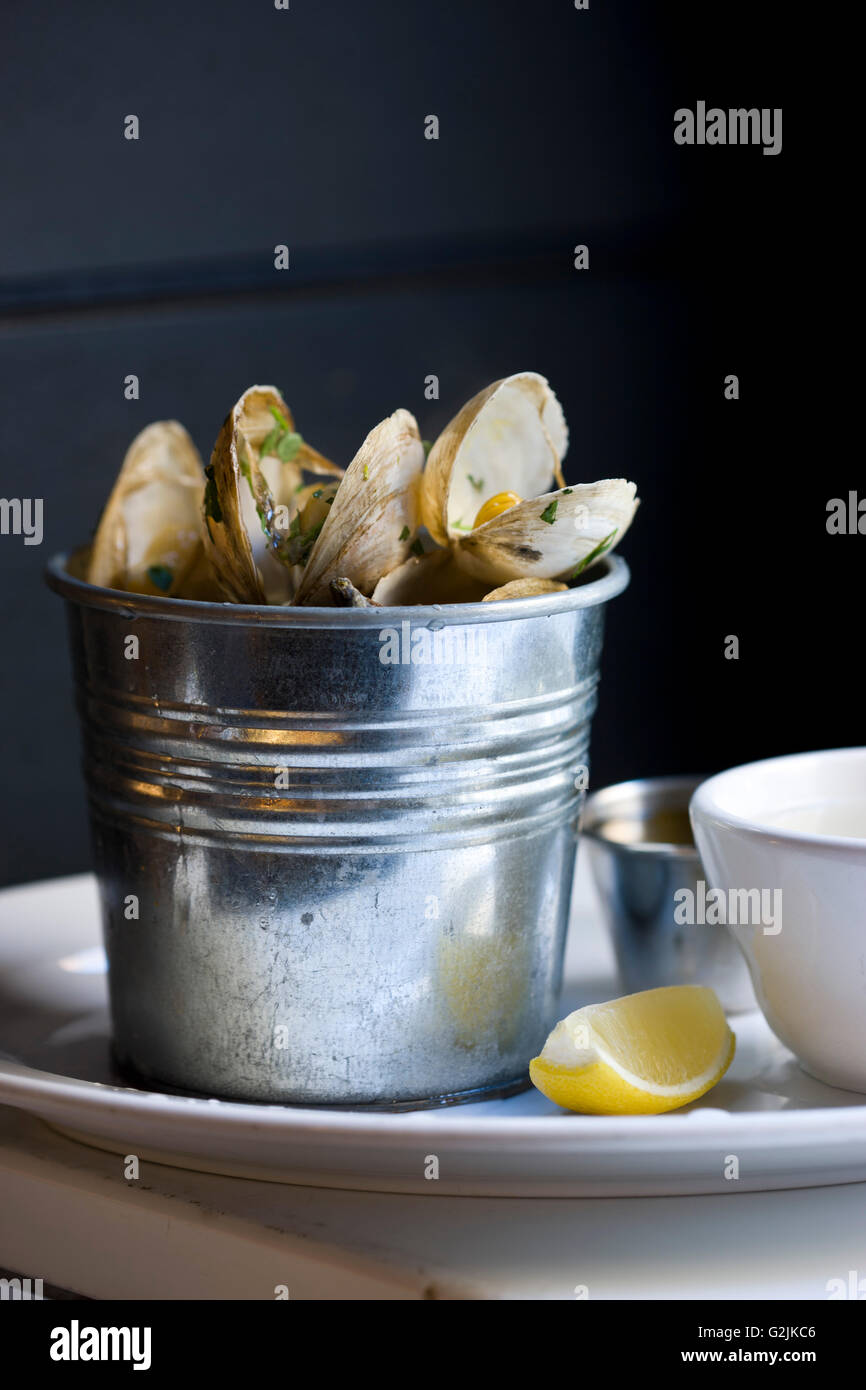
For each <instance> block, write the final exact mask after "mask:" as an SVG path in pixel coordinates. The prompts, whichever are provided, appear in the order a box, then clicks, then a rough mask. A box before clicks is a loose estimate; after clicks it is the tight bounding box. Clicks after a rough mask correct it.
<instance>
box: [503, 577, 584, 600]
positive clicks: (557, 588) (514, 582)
mask: <svg viewBox="0 0 866 1390" xmlns="http://www.w3.org/2000/svg"><path fill="white" fill-rule="evenodd" d="M567 588H568V585H567V584H558V583H557V582H556V581H555V580H553V579H511V580H509V582H508V583H507V584H502V585H501V586H500V587H499V588H498V589H491V590H490V593H489V594H485V595H484V600H483V601H484V603H495V602H498V600H499V599H501V598H534V597H535V596H536V595H538V594H559V593H562V591H563V589H567Z"/></svg>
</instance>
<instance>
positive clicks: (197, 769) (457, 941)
mask: <svg viewBox="0 0 866 1390" xmlns="http://www.w3.org/2000/svg"><path fill="white" fill-rule="evenodd" d="M74 568H75V566H74V562H70V566H69V568H68V567H67V563H66V559H65V557H59V558H57V559H55V560H54V561H52V562H51V564H50V565H49V568H48V575H47V577H48V582H49V584H50V585H51V587H52V588H53V589H54V590H55V591H56V592H57V593H59V594H61V595H62V596H63V598H64V599H66V602H67V612H68V617H69V625H70V633H71V643H72V653H73V659H74V666H75V678H76V684H77V692H78V706H79V712H80V717H81V724H82V730H83V748H84V770H85V775H86V780H87V788H88V793H89V800H90V815H91V824H92V829H93V840H94V853H95V867H96V872H97V875H98V879H99V886H100V893H101V899H102V908H103V923H104V934H105V943H106V951H107V955H108V961H109V981H110V994H111V1008H112V1019H113V1028H114V1045H115V1050H116V1055H117V1058H118V1060H119V1062H120V1063H121V1065H124V1066H126V1067H130V1068H132V1069H134V1071H135V1072H137V1073H138V1074H139V1075H141V1076H143V1077H145V1078H150V1079H155V1080H158V1081H160V1082H163V1083H168V1084H169V1085H172V1086H175V1087H180V1088H184V1089H188V1090H194V1091H197V1092H206V1093H208V1094H211V1095H216V1096H223V1097H236V1098H240V1099H245V1100H260V1101H281V1102H292V1103H299V1104H308V1105H314V1104H322V1105H365V1104H366V1105H377V1106H380V1107H401V1106H402V1107H406V1108H409V1107H411V1106H423V1105H430V1104H437V1103H445V1102H450V1101H455V1100H465V1099H474V1098H476V1097H480V1096H482V1095H485V1094H503V1093H506V1092H508V1091H510V1090H515V1089H519V1088H521V1087H523V1086H524V1085H525V1084H526V1083H527V1064H528V1060H529V1058H530V1057H532V1056H533V1055H534V1054H535V1053H537V1052H538V1050H539V1048H540V1047H541V1045H542V1044H543V1042H544V1039H545V1036H546V1034H547V1032H548V1030H549V1028H550V1027H551V1025H552V1023H553V1021H554V1019H555V1015H556V1007H557V998H558V994H559V988H560V978H561V970H562V955H563V946H564V940H565V931H566V925H567V920H568V909H569V899H570V893H571V885H572V878H573V872H574V857H575V848H576V829H577V819H578V814H579V811H580V803H581V800H582V792H581V790H580V788H581V787H582V786H583V785H584V779H583V778H582V777H578V778H577V785H576V784H575V777H576V773H577V772H578V769H579V768H580V766H581V765H583V764H585V763H586V762H587V759H588V747H589V731H590V720H591V717H592V714H593V711H594V709H595V704H596V685H597V681H598V665H599V657H600V653H601V646H602V629H603V621H604V605H605V604H606V603H607V601H608V599H610V598H613V597H614V596H615V595H616V594H619V593H621V592H622V590H623V589H624V588H625V586H626V584H627V583H628V569H627V568H626V565H625V563H624V561H623V560H621V559H619V558H618V557H611V558H609V559H606V560H604V561H603V562H601V563H600V564H599V565H598V567H597V569H596V570H595V571H594V572H593V573H594V574H597V576H598V577H597V578H591V579H589V580H587V581H586V582H584V583H583V584H582V585H580V586H579V587H577V588H574V589H571V590H569V591H567V592H564V593H560V594H552V595H549V596H545V597H543V598H532V599H519V600H510V601H502V602H493V603H484V604H481V603H478V604H462V605H458V606H450V607H449V606H444V607H443V606H435V607H419V608H389V609H382V608H378V609H377V608H368V609H336V608H334V609H330V608H328V609H324V608H278V607H270V608H256V607H248V606H241V605H236V604H212V603H194V602H188V601H183V600H177V599H168V598H161V597H155V598H151V597H141V596H138V595H131V594H120V593H117V592H113V591H109V590H106V589H98V588H95V587H94V586H93V585H90V584H87V583H84V582H83V581H81V580H80V579H77V578H76V577H74V574H73V573H71V572H70V571H71V570H74Z"/></svg>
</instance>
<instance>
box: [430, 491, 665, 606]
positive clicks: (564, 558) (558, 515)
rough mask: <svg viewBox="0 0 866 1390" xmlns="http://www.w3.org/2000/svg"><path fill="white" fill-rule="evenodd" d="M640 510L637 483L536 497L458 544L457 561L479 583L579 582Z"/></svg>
mask: <svg viewBox="0 0 866 1390" xmlns="http://www.w3.org/2000/svg"><path fill="white" fill-rule="evenodd" d="M637 507H638V500H637V498H636V497H635V485H634V483H629V482H626V480H625V479H624V478H604V479H602V480H601V481H600V482H597V483H579V484H577V485H576V486H574V487H570V488H561V489H559V490H558V491H557V492H548V493H545V494H544V495H543V496H542V497H533V498H531V499H529V500H528V501H525V502H520V503H519V504H518V505H517V506H514V507H510V508H509V509H508V511H504V512H501V513H500V514H499V516H496V517H494V518H493V519H492V521H487V522H485V523H484V525H483V526H478V527H477V528H476V529H475V530H474V531H471V532H470V533H469V534H468V535H466V536H461V538H460V540H459V541H458V542H457V560H458V563H459V564H460V565H461V566H463V567H464V568H465V569H466V570H468V572H469V573H470V574H472V575H475V576H476V578H479V579H484V580H489V581H490V582H491V583H494V584H500V585H502V584H507V583H508V581H509V580H512V579H556V580H561V581H566V580H569V579H575V578H577V576H578V575H579V574H581V573H582V572H583V571H584V570H585V569H588V568H589V567H590V566H591V565H593V564H595V563H596V561H597V560H600V559H601V557H602V556H603V555H606V554H608V553H609V551H611V550H612V549H613V547H614V546H615V545H616V544H618V542H619V541H620V540H621V539H622V537H623V536H624V534H625V532H626V531H627V530H628V528H629V526H630V525H631V522H632V518H633V517H634V514H635V512H636V510H637Z"/></svg>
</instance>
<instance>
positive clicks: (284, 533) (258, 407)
mask: <svg viewBox="0 0 866 1390" xmlns="http://www.w3.org/2000/svg"><path fill="white" fill-rule="evenodd" d="M280 421H284V422H285V429H284V430H283V429H282V427H281V424H280ZM281 433H282V434H283V435H285V434H287V433H291V434H293V433H294V421H293V419H292V413H291V411H290V410H289V407H288V406H287V405H286V402H285V401H284V400H283V398H282V396H281V395H280V393H279V391H277V389H276V387H273V386H251V387H250V388H249V390H247V391H245V392H244V394H243V395H242V396H241V398H240V400H239V401H237V403H236V404H235V406H234V407H233V409H232V411H231V413H230V414H229V415H228V417H227V418H226V420H225V423H224V424H223V427H222V429H221V430H220V433H219V436H218V438H217V441H216V444H215V445H214V451H213V455H212V457H211V462H210V467H209V468H208V470H207V475H208V485H207V489H206V492H205V508H204V523H205V536H206V539H205V546H206V549H207V551H208V554H209V557H210V560H211V564H212V566H213V569H214V571H215V573H216V575H217V579H218V581H219V584H220V587H221V589H222V592H223V594H224V596H225V597H226V598H229V599H231V600H232V601H233V602H235V603H285V602H287V601H289V600H290V599H291V598H292V597H293V595H294V590H295V587H296V582H297V573H296V572H293V570H294V566H295V564H296V561H297V555H298V551H299V547H298V546H297V545H296V544H295V543H294V542H295V541H296V537H293V536H290V526H291V522H292V520H293V517H294V515H296V514H297V508H296V505H295V498H296V496H297V494H298V490H299V489H301V488H302V487H303V486H304V478H303V469H304V468H306V469H308V470H309V471H310V472H317V473H320V474H327V475H336V476H341V474H342V470H341V469H340V468H338V466H337V465H336V464H334V463H331V461H330V460H329V459H326V458H325V457H324V456H323V455H322V454H319V453H318V452H317V451H316V450H315V449H312V448H311V447H310V446H309V445H308V444H306V443H305V442H304V441H303V440H301V439H300V436H296V437H295V439H294V443H293V453H292V456H291V457H280V456H279V455H278V453H277V452H275V449H276V444H275V437H276V436H278V435H280V434H281Z"/></svg>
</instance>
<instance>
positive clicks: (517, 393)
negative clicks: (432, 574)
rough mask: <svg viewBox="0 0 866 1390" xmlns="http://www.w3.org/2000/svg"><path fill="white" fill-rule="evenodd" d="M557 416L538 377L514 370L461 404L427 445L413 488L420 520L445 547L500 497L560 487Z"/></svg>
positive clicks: (563, 438) (562, 433)
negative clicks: (418, 490) (418, 491)
mask: <svg viewBox="0 0 866 1390" xmlns="http://www.w3.org/2000/svg"><path fill="white" fill-rule="evenodd" d="M567 448H568V427H567V425H566V423H565V416H564V415H563V413H562V407H561V405H560V404H559V401H558V400H557V398H556V396H555V395H554V393H553V391H552V390H551V389H550V386H549V385H548V383H547V380H546V378H545V377H543V376H540V375H539V374H538V373H537V372H517V373H516V374H515V375H514V376H509V377H504V378H503V379H502V380H501V381H494V382H493V384H492V385H491V386H487V387H485V389H484V390H483V391H479V393H478V395H477V396H473V398H472V400H471V401H467V403H466V405H464V406H463V408H462V410H460V411H458V413H457V415H455V417H454V419H453V420H452V421H451V422H450V424H448V425H446V427H445V429H444V430H443V431H442V433H441V434H440V435H439V438H438V439H437V440H436V441H435V443H434V445H433V448H432V449H431V450H430V456H429V458H428V459H427V466H426V468H425V469H424V477H423V482H422V489H421V508H422V519H423V521H424V525H425V526H426V527H427V529H428V531H429V532H430V534H431V536H433V538H434V540H436V541H438V542H439V544H440V545H446V544H447V543H448V541H449V539H456V538H457V537H458V536H460V535H462V534H465V533H466V532H467V531H469V530H470V529H471V527H472V522H473V519H474V518H475V517H476V516H477V515H478V512H479V510H480V508H481V506H482V504H483V503H484V502H485V501H487V499H488V498H490V497H494V496H496V494H497V493H500V492H516V493H518V494H519V496H521V497H535V496H536V495H537V494H539V493H542V492H546V491H547V489H548V488H549V487H550V485H551V482H553V481H556V482H557V483H559V485H560V486H563V485H564V479H563V477H562V469H561V466H560V465H561V462H562V459H563V457H564V455H565V452H566V450H567Z"/></svg>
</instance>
